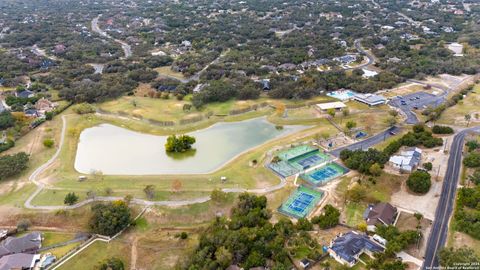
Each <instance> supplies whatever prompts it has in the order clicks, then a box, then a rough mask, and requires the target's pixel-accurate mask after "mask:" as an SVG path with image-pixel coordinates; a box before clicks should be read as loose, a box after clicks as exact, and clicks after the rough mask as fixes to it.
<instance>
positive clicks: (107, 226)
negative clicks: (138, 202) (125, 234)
mask: <svg viewBox="0 0 480 270" xmlns="http://www.w3.org/2000/svg"><path fill="white" fill-rule="evenodd" d="M92 213H93V215H92V217H91V219H90V222H89V224H90V228H91V229H92V231H93V232H94V233H98V234H101V235H107V236H113V235H115V234H116V233H118V232H119V231H121V230H122V229H124V228H125V227H127V226H128V225H129V224H130V222H131V213H130V209H129V208H128V206H127V204H126V203H125V202H124V201H120V200H119V201H114V202H110V203H107V204H96V205H94V206H92Z"/></svg>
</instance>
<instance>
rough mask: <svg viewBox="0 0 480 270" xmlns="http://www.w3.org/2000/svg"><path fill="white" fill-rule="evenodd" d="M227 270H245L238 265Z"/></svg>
mask: <svg viewBox="0 0 480 270" xmlns="http://www.w3.org/2000/svg"><path fill="white" fill-rule="evenodd" d="M226 270H243V268H240V266H238V265H234V264H232V265H230V266H229V267H227V269H226Z"/></svg>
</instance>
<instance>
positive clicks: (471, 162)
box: [463, 152, 480, 168]
mask: <svg viewBox="0 0 480 270" xmlns="http://www.w3.org/2000/svg"><path fill="white" fill-rule="evenodd" d="M463 164H464V165H465V166H466V167H469V168H477V167H480V153H475V152H472V153H469V154H468V155H467V156H466V157H465V158H464V159H463Z"/></svg>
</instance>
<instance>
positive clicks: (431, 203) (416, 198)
mask: <svg viewBox="0 0 480 270" xmlns="http://www.w3.org/2000/svg"><path fill="white" fill-rule="evenodd" d="M441 192H442V182H437V181H432V186H431V187H430V190H429V191H428V192H427V194H425V195H415V194H412V193H410V192H409V191H408V188H407V185H406V182H405V181H404V182H403V183H402V186H401V189H400V191H398V192H396V193H394V194H393V195H392V201H391V204H392V205H394V206H396V207H397V208H399V209H405V210H406V211H409V212H419V213H420V214H422V215H423V216H424V217H425V218H428V219H431V220H433V219H434V217H435V210H436V209H437V205H438V200H439V198H440V193H441Z"/></svg>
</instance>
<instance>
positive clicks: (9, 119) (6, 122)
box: [0, 111, 15, 130]
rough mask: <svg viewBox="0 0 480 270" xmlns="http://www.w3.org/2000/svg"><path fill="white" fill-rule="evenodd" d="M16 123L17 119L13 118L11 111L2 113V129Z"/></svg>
mask: <svg viewBox="0 0 480 270" xmlns="http://www.w3.org/2000/svg"><path fill="white" fill-rule="evenodd" d="M14 123H15V119H13V116H12V114H11V113H10V112H9V111H4V112H2V113H0V130H4V129H7V128H9V127H13V125H14Z"/></svg>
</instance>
